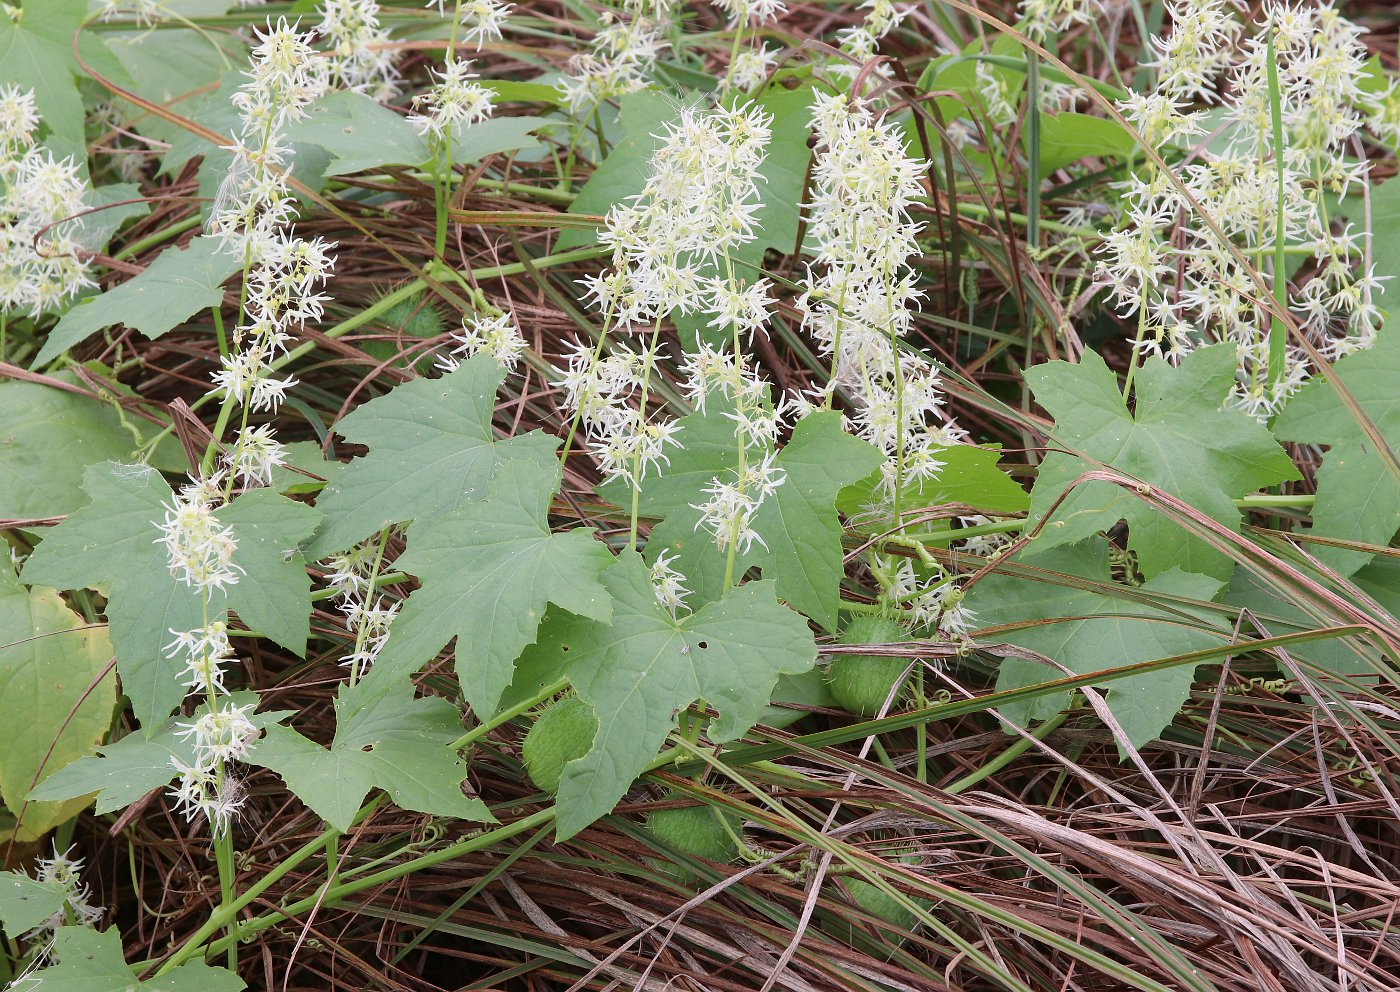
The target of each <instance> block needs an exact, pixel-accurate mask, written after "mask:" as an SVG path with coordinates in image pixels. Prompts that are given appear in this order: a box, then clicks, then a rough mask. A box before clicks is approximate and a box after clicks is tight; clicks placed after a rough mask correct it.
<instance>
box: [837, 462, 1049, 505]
mask: <svg viewBox="0 0 1400 992" xmlns="http://www.w3.org/2000/svg"><path fill="white" fill-rule="evenodd" d="M1000 458H1001V452H1000V451H999V450H998V449H997V448H995V447H991V448H981V447H978V446H977V445H973V444H955V445H953V446H952V447H949V448H944V449H943V450H942V451H941V452H939V453H938V460H939V461H941V462H942V463H943V468H942V470H941V471H940V472H939V473H938V477H937V478H936V479H929V480H927V481H925V482H920V483H917V484H915V485H907V486H905V487H904V508H905V510H906V511H907V510H911V509H917V508H918V507H921V506H940V505H942V504H945V503H965V504H967V505H968V506H971V507H975V508H976V509H978V510H982V511H984V512H985V513H989V514H1002V513H1008V514H1009V513H1022V512H1024V511H1025V510H1026V508H1027V507H1028V506H1030V497H1029V495H1027V493H1026V491H1025V490H1024V489H1022V488H1021V487H1020V485H1019V484H1017V482H1016V481H1015V480H1014V479H1012V478H1011V477H1010V476H1008V475H1007V474H1006V473H1005V472H1003V471H1002V470H1001V469H1000V468H998V462H999V460H1000ZM879 484H880V476H879V475H878V474H872V475H870V476H869V477H868V478H865V479H861V480H860V481H859V482H857V483H854V484H853V485H849V486H847V487H846V488H845V489H842V490H841V492H840V494H839V495H838V496H837V499H836V508H837V509H838V510H840V511H841V512H842V513H844V514H846V515H847V516H856V515H857V514H859V513H862V512H864V511H866V510H867V509H869V506H870V503H871V501H872V500H873V499H874V497H875V490H876V488H877V487H878V486H879Z"/></svg>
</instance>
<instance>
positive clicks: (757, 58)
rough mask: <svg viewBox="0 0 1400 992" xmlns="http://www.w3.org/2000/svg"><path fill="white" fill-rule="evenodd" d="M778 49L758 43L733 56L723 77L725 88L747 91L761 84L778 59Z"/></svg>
mask: <svg viewBox="0 0 1400 992" xmlns="http://www.w3.org/2000/svg"><path fill="white" fill-rule="evenodd" d="M778 51H779V50H778V49H776V48H769V47H768V46H767V45H759V46H758V47H757V48H749V49H746V50H744V51H742V52H740V53H739V54H738V55H737V56H735V58H734V61H733V63H732V64H731V65H730V66H729V74H728V75H727V76H726V77H725V79H724V86H725V88H727V89H736V90H741V91H748V90H753V89H757V88H758V87H759V86H762V85H763V82H764V81H765V80H766V79H767V78H768V74H769V73H770V72H772V71H773V66H774V64H775V63H776V62H777V59H778Z"/></svg>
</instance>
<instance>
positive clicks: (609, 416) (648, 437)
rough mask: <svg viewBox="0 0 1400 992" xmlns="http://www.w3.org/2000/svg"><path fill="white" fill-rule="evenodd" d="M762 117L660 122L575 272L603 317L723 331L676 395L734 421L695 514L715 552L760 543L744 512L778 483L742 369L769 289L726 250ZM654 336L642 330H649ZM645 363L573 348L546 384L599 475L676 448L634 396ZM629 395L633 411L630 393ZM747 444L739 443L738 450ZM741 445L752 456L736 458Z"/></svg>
mask: <svg viewBox="0 0 1400 992" xmlns="http://www.w3.org/2000/svg"><path fill="white" fill-rule="evenodd" d="M770 124H771V121H770V119H769V118H768V117H767V116H766V115H764V114H763V113H762V111H760V110H758V109H756V108H752V107H741V108H736V109H722V108H721V109H714V110H707V111H699V110H692V109H686V110H683V111H682V112H681V114H680V116H679V118H678V120H676V121H675V122H673V123H671V124H669V125H667V127H666V131H665V133H664V134H663V135H662V136H661V139H662V140H661V144H660V146H659V147H658V148H657V150H656V151H655V152H654V153H653V155H652V159H651V172H650V175H649V176H648V179H647V182H646V185H645V187H644V188H643V191H642V192H641V193H640V194H639V195H637V196H636V197H634V198H633V199H632V200H631V202H629V203H627V204H624V205H619V206H615V207H614V208H613V209H612V211H611V212H610V213H609V214H608V224H607V229H606V231H605V232H604V235H603V240H604V242H605V243H606V244H608V245H610V246H611V248H612V260H613V267H612V268H611V270H609V271H608V272H605V273H604V274H602V275H600V276H595V277H590V278H588V279H586V280H585V285H586V286H587V289H588V295H589V297H590V298H591V299H592V300H593V301H594V303H595V304H596V305H597V306H598V307H599V308H600V309H602V310H603V312H604V314H605V317H606V322H607V323H608V324H609V326H611V324H612V323H613V322H617V323H621V324H624V325H627V324H635V323H650V324H652V325H653V326H656V325H657V324H658V323H659V322H660V321H661V320H662V319H663V318H664V317H665V316H666V315H667V314H670V313H672V312H679V313H696V312H699V313H705V314H708V315H709V316H710V318H711V319H710V320H709V326H710V327H711V328H714V329H715V330H717V331H720V332H721V333H723V334H725V335H726V336H728V337H732V339H733V341H734V350H733V353H732V355H725V354H723V353H721V352H718V351H715V350H711V349H702V350H701V351H700V352H699V353H698V354H697V355H694V356H691V357H690V358H689V359H687V361H688V363H689V364H688V368H687V372H688V379H689V381H688V383H687V384H686V385H685V387H684V388H685V389H686V392H687V393H688V394H689V395H690V396H691V397H692V399H693V400H694V401H695V402H696V403H697V405H698V406H700V407H702V408H703V406H704V403H705V401H706V398H707V397H708V396H709V395H710V394H711V393H712V392H716V391H718V392H720V393H722V394H723V396H724V402H725V405H726V414H725V415H726V416H730V417H732V418H733V419H734V420H735V423H736V424H737V425H738V427H739V429H738V430H737V431H736V439H737V442H738V444H739V447H740V469H739V470H738V471H736V472H733V473H730V474H729V475H726V477H724V478H716V479H714V480H712V482H711V483H710V486H709V487H708V488H707V489H706V490H705V492H706V494H707V496H708V497H709V499H708V500H707V501H706V502H705V503H704V504H703V505H702V506H701V507H699V508H700V509H701V510H702V512H703V520H702V521H701V523H702V525H704V526H705V527H706V528H707V529H708V530H710V532H711V533H712V534H713V535H714V538H715V541H716V543H717V544H719V546H720V547H721V548H728V547H730V546H731V545H738V546H741V547H742V548H744V549H747V548H748V547H749V546H750V545H751V544H752V543H753V541H755V540H758V541H759V543H762V539H761V538H759V537H758V536H757V534H756V533H755V532H754V530H753V526H752V524H753V518H754V516H755V515H756V514H757V512H758V509H759V507H760V506H761V505H762V503H763V501H764V499H766V497H767V496H768V495H769V494H771V493H772V491H773V490H774V489H776V488H777V486H779V485H781V483H782V481H783V474H782V472H781V470H779V469H777V468H776V467H775V466H774V465H773V462H772V459H771V457H769V456H771V453H772V449H773V446H774V444H775V442H776V436H777V429H778V418H777V416H776V415H775V414H774V413H773V412H772V411H771V409H769V408H768V407H767V386H766V385H765V384H763V383H762V382H761V381H760V380H758V379H757V378H756V377H755V376H754V375H753V374H752V373H751V372H750V371H749V370H748V368H747V367H746V364H745V359H744V355H743V342H744V341H747V340H751V339H752V337H753V335H754V334H755V333H757V332H758V331H759V330H760V329H761V328H762V327H763V326H764V324H765V323H766V322H767V317H768V307H769V306H770V303H771V300H770V297H769V285H768V282H767V281H766V280H763V279H760V280H757V281H755V282H753V283H744V282H741V281H740V280H739V279H738V278H737V277H736V275H735V273H734V265H733V261H732V252H733V251H734V249H736V248H738V247H739V246H741V245H743V244H745V243H747V242H749V241H751V240H752V239H753V238H754V237H755V236H756V235H755V233H754V225H755V220H754V215H755V213H756V211H757V209H758V186H757V184H758V177H759V172H758V170H759V167H760V166H761V165H762V163H763V159H764V156H765V154H766V149H767V144H768V139H769V135H770ZM653 337H654V335H653ZM656 359H657V355H656V352H655V350H654V347H653V348H648V349H646V350H643V351H641V352H633V351H628V350H626V349H621V348H618V349H614V351H613V352H612V354H610V355H607V356H606V357H604V356H603V355H602V354H601V351H599V350H596V349H589V348H585V347H580V348H578V350H577V351H576V352H575V353H574V354H573V355H572V356H571V358H570V362H569V369H568V371H567V372H565V373H564V374H563V375H562V377H561V378H560V380H559V381H558V383H557V384H558V385H560V386H561V387H562V388H563V389H564V391H565V395H566V400H567V402H568V405H569V407H570V408H571V409H573V410H575V411H576V412H577V413H578V415H579V418H580V421H581V422H582V424H583V425H584V428H585V431H586V433H587V437H588V441H589V448H590V450H591V451H592V453H593V454H594V456H595V458H596V459H597V461H598V464H599V466H600V468H601V469H602V470H603V472H604V473H605V474H607V475H608V476H610V477H614V478H623V479H625V480H627V481H628V482H630V483H631V484H632V485H634V486H637V485H640V484H641V482H642V480H643V479H644V478H645V476H646V473H647V471H648V469H649V468H650V467H652V466H654V465H657V464H661V463H665V462H666V454H665V446H666V445H667V444H677V443H678V442H677V441H676V438H675V434H676V432H677V429H678V428H677V426H676V425H675V424H669V423H651V422H649V421H648V419H647V415H646V410H645V397H646V393H647V388H648V383H649V380H650V375H651V372H652V369H653V368H654V366H655V362H656ZM634 396H635V397H639V398H640V402H639V403H638V404H637V406H636V407H634V406H633V405H632V399H633V397H634ZM750 449H752V451H751V450H750ZM750 454H752V455H753V457H752V459H750V458H749V455H750Z"/></svg>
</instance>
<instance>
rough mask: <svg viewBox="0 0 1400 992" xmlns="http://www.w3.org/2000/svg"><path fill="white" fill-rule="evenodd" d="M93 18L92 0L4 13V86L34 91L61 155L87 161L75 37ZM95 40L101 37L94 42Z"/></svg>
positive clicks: (0, 71) (50, 1) (61, 0)
mask: <svg viewBox="0 0 1400 992" xmlns="http://www.w3.org/2000/svg"><path fill="white" fill-rule="evenodd" d="M86 16H87V0H43V2H42V3H29V4H26V5H25V6H24V8H23V9H22V10H21V11H20V13H19V17H18V19H12V18H11V17H10V16H8V15H4V14H0V83H14V84H16V85H18V86H19V87H20V88H21V89H26V90H33V91H34V102H35V106H36V107H37V109H38V111H39V116H40V117H41V118H42V119H43V123H44V126H45V127H46V128H47V129H48V130H49V132H50V139H49V141H48V144H49V146H50V147H51V148H53V150H54V151H55V152H56V153H57V154H58V155H59V157H60V158H61V157H64V156H68V155H71V156H73V158H74V159H75V160H77V161H81V162H86V149H85V144H84V141H83V102H82V97H81V96H80V95H79V93H78V83H77V80H76V79H75V78H74V75H75V74H76V73H79V72H80V71H81V70H79V68H78V64H77V62H76V61H75V60H74V58H73V50H72V47H71V46H72V39H73V35H74V33H75V32H76V31H77V30H78V27H79V25H81V24H82V22H83V19H84V18H85V17H86ZM94 41H95V39H94Z"/></svg>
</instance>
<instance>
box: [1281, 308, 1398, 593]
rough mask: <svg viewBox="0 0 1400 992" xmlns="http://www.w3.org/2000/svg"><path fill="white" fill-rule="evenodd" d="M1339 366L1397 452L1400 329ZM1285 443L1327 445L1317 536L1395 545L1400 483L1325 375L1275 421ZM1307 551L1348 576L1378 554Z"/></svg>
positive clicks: (1385, 331) (1315, 510)
mask: <svg viewBox="0 0 1400 992" xmlns="http://www.w3.org/2000/svg"><path fill="white" fill-rule="evenodd" d="M1336 368H1337V372H1338V374H1339V375H1340V376H1341V378H1342V381H1343V382H1345V383H1346V386H1347V389H1348V390H1350V391H1351V394H1352V396H1354V397H1355V398H1356V401H1357V403H1359V404H1360V405H1361V408H1362V409H1363V410H1364V411H1365V412H1366V416H1367V417H1369V418H1370V419H1371V421H1372V422H1373V423H1374V424H1375V425H1376V427H1377V429H1378V430H1379V431H1380V434H1381V437H1383V438H1384V439H1385V441H1386V443H1387V444H1388V445H1389V446H1390V449H1391V451H1400V391H1397V390H1396V388H1395V382H1396V378H1395V377H1396V372H1397V370H1400V333H1397V331H1395V330H1394V329H1393V328H1392V327H1390V326H1387V327H1386V328H1384V329H1383V330H1382V331H1381V333H1380V335H1379V339H1378V340H1377V342H1376V345H1375V347H1373V348H1371V349H1370V350H1369V351H1362V352H1357V353H1356V354H1354V355H1348V356H1347V357H1345V358H1343V359H1341V360H1340V361H1339V362H1337V364H1336ZM1274 434H1275V435H1276V436H1277V437H1278V438H1279V440H1281V441H1300V442H1304V443H1307V444H1322V445H1327V446H1328V449H1329V450H1328V452H1327V454H1326V455H1325V456H1323V459H1322V467H1321V468H1320V469H1319V470H1318V473H1317V503H1316V504H1315V505H1314V506H1313V511H1312V524H1313V525H1312V529H1311V530H1310V531H1309V532H1308V533H1310V534H1312V535H1314V536H1317V537H1334V538H1340V539H1341V540H1345V541H1357V542H1360V543H1363V544H1375V545H1380V546H1382V547H1384V546H1386V545H1389V544H1390V542H1391V539H1392V538H1394V537H1395V534H1396V531H1400V482H1397V481H1396V480H1395V477H1394V476H1393V475H1391V473H1390V470H1389V468H1388V467H1387V466H1386V464H1385V461H1384V460H1383V459H1382V458H1381V457H1380V456H1379V454H1377V452H1376V450H1375V446H1374V445H1373V444H1372V442H1371V439H1370V438H1368V437H1367V436H1366V434H1365V432H1363V431H1362V430H1361V427H1360V426H1359V425H1358V424H1357V423H1356V421H1355V420H1354V419H1352V416H1351V413H1350V411H1348V409H1347V408H1346V407H1345V406H1343V405H1342V402H1341V400H1340V399H1339V398H1338V397H1337V393H1336V391H1335V390H1334V389H1333V388H1332V386H1331V385H1330V384H1329V383H1328V382H1326V381H1325V380H1324V379H1321V378H1318V379H1314V380H1313V381H1312V382H1309V383H1308V384H1307V385H1305V386H1304V387H1303V388H1302V389H1301V390H1300V391H1299V392H1298V394H1297V395H1296V396H1294V397H1293V399H1292V400H1291V401H1290V402H1289V404H1288V406H1287V407H1285V408H1284V410H1283V412H1282V413H1280V414H1279V416H1278V418H1277V419H1276V420H1275V421H1274ZM1307 550H1308V552H1309V553H1310V554H1312V555H1313V556H1315V557H1316V558H1317V559H1318V560H1319V561H1321V562H1322V563H1323V564H1324V565H1327V566H1328V567H1330V568H1332V569H1335V570H1336V571H1337V572H1340V573H1341V574H1342V575H1350V574H1352V573H1353V572H1355V571H1356V570H1357V569H1359V568H1361V567H1362V566H1364V565H1365V564H1366V563H1367V562H1369V561H1370V560H1371V559H1372V557H1373V555H1370V554H1367V553H1365V552H1362V551H1349V550H1347V549H1345V548H1329V547H1325V546H1321V545H1309V546H1308V548H1307Z"/></svg>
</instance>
